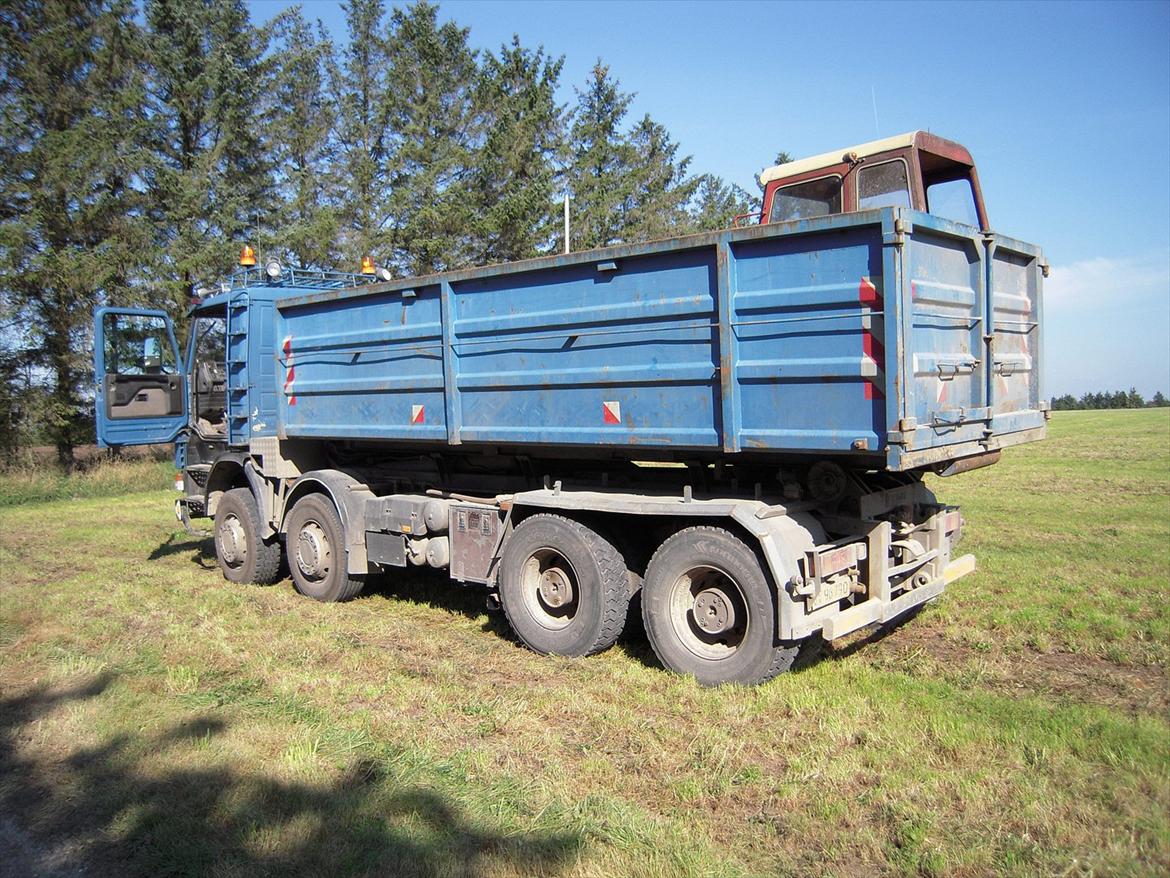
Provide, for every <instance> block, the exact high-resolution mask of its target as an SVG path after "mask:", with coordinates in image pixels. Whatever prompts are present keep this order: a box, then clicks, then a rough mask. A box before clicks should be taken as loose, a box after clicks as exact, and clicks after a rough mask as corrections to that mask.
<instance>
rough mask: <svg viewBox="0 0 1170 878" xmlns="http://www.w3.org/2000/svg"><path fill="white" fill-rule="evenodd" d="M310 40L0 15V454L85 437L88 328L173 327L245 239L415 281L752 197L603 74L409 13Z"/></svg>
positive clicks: (123, 18) (244, 29) (298, 23)
mask: <svg viewBox="0 0 1170 878" xmlns="http://www.w3.org/2000/svg"><path fill="white" fill-rule="evenodd" d="M345 15H346V23H347V29H348V34H347V38H346V39H345V41H344V42H343V43H335V42H334V41H332V40H331V38H330V37H329V35H328V33H327V32H326V31H325V29H324V28H323V27H322V26H321V25H320V24H319V23H318V24H315V23H313V22H311V21H310V20H309V19H308V18H307V17H306V15H305V13H304V12H303V11H302V10H300V9H299V8H293V9H289V10H286V11H284V12H282V13H280V14H279V15H278V16H277V17H276V18H275V19H273V20H272V21H268V22H262V23H258V22H253V21H251V20H250V18H249V14H248V10H247V8H246V6H245V5H244V3H243V0H5V2H4V3H3V4H0V382H2V384H0V446H2V447H7V448H8V449H9V450H11V449H12V448H13V447H16V446H18V445H20V444H22V443H28V442H47V443H50V444H53V445H55V446H56V448H57V452H58V457H59V460H60V461H61V463H62V464H64V465H66V466H69V465H71V463H72V459H73V447H74V446H75V445H76V444H78V443H81V442H84V441H89V439H90V438H91V435H92V427H91V420H92V403H91V402H90V399H91V398H92V383H93V376H92V374H91V373H92V366H91V364H90V360H91V356H92V340H91V339H90V325H91V316H90V315H91V311H92V309H93V307H94V306H96V305H99V304H118V305H154V306H159V307H163V308H165V309H167V310H168V311H170V312H171V313H172V314H174V315H175V316H181V314H182V311H183V309H184V308H185V306H186V304H187V302H188V299H187V297H188V294H189V292H190V290H191V288H192V286H193V285H194V284H195V283H197V282H198V281H200V280H204V279H206V280H214V279H216V278H218V277H222V276H223V275H225V274H226V273H228V272H229V271H231V270H232V268H233V266H234V264H235V259H236V256H237V254H238V252H239V248H240V246H241V244H242V243H243V242H248V243H251V244H252V245H253V246H254V247H256V249H257V251H258V252H259V253H260V254H261V256H262V257H264V258H277V259H280V260H281V261H282V262H283V263H284V264H286V265H290V266H293V267H315V268H340V269H345V270H353V269H354V268H355V266H357V265H358V263H359V262H360V259H361V257H362V256H364V255H370V256H372V257H373V258H374V260H375V261H376V262H377V263H378V264H379V265H382V266H385V267H387V268H388V269H390V270H391V271H392V272H393V273H394V274H396V275H402V276H405V275H417V274H423V273H428V272H433V271H440V270H445V269H451V268H458V267H465V266H470V265H483V264H488V263H494V262H504V261H511V260H516V259H523V258H527V257H531V256H537V255H540V254H542V253H548V252H554V251H558V250H560V249H561V247H562V246H563V241H562V240H561V235H562V234H563V232H562V228H561V223H560V205H561V198H562V196H563V194H564V193H565V192H568V193H570V194H571V196H572V198H573V202H572V215H573V223H572V241H571V245H572V248H573V249H574V250H581V249H587V248H591V247H597V246H603V245H607V244H614V243H621V242H632V241H639V240H647V239H650V238H656V237H662V236H668V235H676V234H683V233H689V232H694V231H700V230H705V229H713V228H722V227H726V226H727V225H730V224H731V222H732V219H733V218H734V216H735V215H736V214H740V213H746V212H748V211H750V210H752V209H754V207H755V202H756V200H757V199H756V196H754V195H753V194H749V193H748V192H746V191H744V190H743V189H742V188H740V187H738V186H735V185H733V184H729V183H727V182H725V181H723V180H721V179H719V178H718V177H715V176H712V175H710V174H695V173H693V172H692V169H691V167H690V165H691V160H690V158H689V157H688V156H686V155H684V154H682V152H681V150H680V146H679V144H678V143H677V142H675V141H674V140H673V139H672V138H671V136H670V133H669V132H668V131H667V130H666V128H665V127H663V125H662V124H660V123H659V122H656V121H655V120H654V119H653V118H651V117H650V116H648V115H647V116H644V117H642V118H631V116H630V112H629V111H630V103H631V98H632V96H631V95H630V94H629V93H627V92H625V91H623V89H622V87H621V83H620V81H619V79H618V78H617V76H616V75H615V74H614V73H613V72H612V71H611V70H610V69H609V68H608V67H607V66H606V65H605V64H603V63H602V62H601V61H600V60H599V61H598V62H597V64H596V65H595V66H594V68H593V70H592V72H591V74H590V75H589V77H588V78H587V80H586V81H585V82H581V83H576V84H575V85H576V88H575V92H574V95H575V99H574V100H572V101H570V102H569V103H568V104H567V105H562V104H560V103H558V101H557V89H558V85H560V84H561V76H562V70H563V59H562V58H557V57H552V56H550V55H549V54H547V53H546V52H545V51H544V49H543V47H537V48H532V47H530V46H525V45H524V44H522V43H521V42H520V40H519V38H513V40H512V41H511V42H510V43H507V44H505V45H502V46H500V47H499V48H498V49H495V50H478V49H476V48H474V47H473V46H472V45H471V42H470V32H469V30H468V29H467V28H463V27H460V26H459V25H457V24H455V23H452V22H442V21H440V19H439V16H438V9H437V7H436V6H433V5H430V4H428V3H427V2H425V0H423V2H417V3H415V4H414V5H410V6H404V7H400V8H399V7H394V8H390V7H387V6H386V5H385V4H384V3H383V0H350V2H349V3H347V4H346V6H345Z"/></svg>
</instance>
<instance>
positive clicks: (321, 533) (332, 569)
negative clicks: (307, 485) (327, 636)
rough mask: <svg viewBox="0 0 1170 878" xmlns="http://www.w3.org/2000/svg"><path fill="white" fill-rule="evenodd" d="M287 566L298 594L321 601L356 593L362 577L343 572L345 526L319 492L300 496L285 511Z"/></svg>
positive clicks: (342, 599)
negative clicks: (287, 511) (286, 516)
mask: <svg viewBox="0 0 1170 878" xmlns="http://www.w3.org/2000/svg"><path fill="white" fill-rule="evenodd" d="M284 542H285V548H286V551H287V553H288V569H289V573H291V574H292V579H293V584H294V585H295V586H296V590H297V591H299V592H300V593H301V594H303V595H305V596H307V597H311V598H313V599H314V600H318V601H322V602H323V603H336V602H339V601H348V600H351V599H353V598H355V597H357V596H358V594H359V593H360V592H361V590H362V587H363V586H364V585H365V578H364V577H358V576H350V575H349V573H348V572H346V550H345V526H344V525H343V524H342V523H341V516H340V515H338V514H337V509H336V508H335V507H334V505H333V502H332V501H331V500H330V499H329V498H328V497H326V496H324V495H322V494H309V495H307V496H305V497H302V498H301V499H300V500H298V501H297V503H296V505H295V506H293V508H292V512H290V513H289V514H288V528H287V535H286V536H285V541H284Z"/></svg>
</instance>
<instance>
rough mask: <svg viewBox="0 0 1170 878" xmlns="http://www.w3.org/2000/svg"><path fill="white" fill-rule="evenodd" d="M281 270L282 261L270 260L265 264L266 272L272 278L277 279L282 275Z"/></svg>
mask: <svg viewBox="0 0 1170 878" xmlns="http://www.w3.org/2000/svg"><path fill="white" fill-rule="evenodd" d="M281 271H282V269H281V267H280V263H279V262H277V261H276V260H275V259H271V260H269V261H268V263H267V264H266V265H265V266H264V273H265V274H266V275H268V276H269V277H270V278H272V280H277V279H278V278H279V277H280V273H281Z"/></svg>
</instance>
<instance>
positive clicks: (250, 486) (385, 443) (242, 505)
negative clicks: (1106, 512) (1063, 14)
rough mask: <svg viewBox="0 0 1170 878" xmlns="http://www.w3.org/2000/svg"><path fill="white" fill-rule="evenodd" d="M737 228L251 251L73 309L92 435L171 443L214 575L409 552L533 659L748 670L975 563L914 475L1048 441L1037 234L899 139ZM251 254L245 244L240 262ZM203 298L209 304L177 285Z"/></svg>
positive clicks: (788, 174) (368, 570) (914, 604)
mask: <svg viewBox="0 0 1170 878" xmlns="http://www.w3.org/2000/svg"><path fill="white" fill-rule="evenodd" d="M761 179H762V181H763V183H764V185H765V193H764V200H763V212H762V214H761V215H760V216H759V221H758V222H754V223H750V224H747V225H744V226H743V227H738V228H732V229H727V230H724V231H719V232H712V233H706V234H698V235H692V236H687V237H680V238H674V239H670V240H663V241H655V242H651V243H647V244H632V245H625V246H616V247H608V248H605V249H600V250H591V251H587V252H578V253H566V254H564V255H556V256H548V257H544V258H540V259H533V260H530V261H525V262H519V263H514V264H507V265H497V266H491V267H486V268H475V269H469V270H465V271H452V272H448V273H444V274H437V275H433V276H427V277H416V278H410V279H390V278H389V277H388V275H387V273H386V272H381V274H382V277H378V276H368V275H364V274H342V273H337V272H328V271H304V270H294V269H290V268H288V267H285V266H282V265H280V264H279V263H277V262H270V263H268V264H267V265H263V266H255V265H254V263H255V259H254V258H252V259H247V260H244V261H245V262H252V263H253V266H248V267H246V268H245V269H244V270H242V271H241V272H239V273H237V274H236V275H235V276H233V277H232V278H231V279H230V280H228V281H225V282H223V283H221V284H219V285H218V286H217V287H216V289H215V292H214V294H211V295H207V296H206V297H205V298H202V299H201V300H200V301H198V302H197V303H196V304H195V305H194V306H193V307H192V309H191V311H190V315H189V316H190V338H189V342H188V344H187V346H186V353H185V356H183V355H181V353H180V349H179V346H178V345H177V343H176V339H175V334H174V331H173V328H172V326H171V323H170V321H169V319H168V318H167V316H166V315H165V314H164V313H162V312H158V311H149V310H141V309H124V308H103V309H100V310H99V311H98V312H97V314H96V327H95V359H96V376H97V428H98V436H99V440H100V441H101V443H102V444H104V445H107V446H124V445H133V444H142V443H158V442H171V441H173V442H175V447H176V460H177V464H178V466H179V467H180V469H181V470H182V496H181V497H180V498H179V500H178V503H177V512H178V514H179V516H180V518H181V519H182V520H183V521H184V522H185V523H189V522H190V519H192V518H199V517H209V518H211V519H213V521H214V524H213V528H212V530H213V533H214V542H215V551H216V556H217V558H218V560H219V565H220V567H221V569H222V571H223V574H224V576H225V577H227V579H229V580H231V581H233V582H253V583H271V582H274V581H276V580H277V579H278V578H279V577H280V576H281V575H282V569H283V565H284V564H285V563H287V569H288V572H289V574H291V578H292V581H293V583H294V585H295V587H296V589H297V591H299V592H301V593H302V594H304V595H307V596H309V597H312V598H315V599H317V600H320V601H345V600H348V599H350V598H353V597H354V596H356V595H357V594H358V593H359V592H360V591H361V590H362V587H363V585H364V584H365V583H366V582H367V581H368V579H369V578H370V577H371V576H374V575H389V576H393V575H394V571H396V570H401V569H402V568H406V567H409V566H429V567H434V568H439V569H445V570H447V571H449V574H450V578H451V579H453V580H455V582H457V583H463V584H479V585H480V587H483V586H486V588H487V591H488V594H489V601H490V602H494V605H496V606H499V607H500V608H502V610H503V612H504V613H505V614H506V616H507V619H508V621H509V623H510V624H511V627H512V629H513V630H514V631H515V633H516V635H517V637H519V639H520V640H522V641H523V642H524V643H525V644H526V645H527V646H528V647H530V648H531V649H533V650H535V651H537V652H539V653H550V654H558V655H568V656H583V655H589V654H592V653H596V652H599V651H601V650H604V649H606V648H607V647H609V646H610V645H612V644H613V643H614V641H615V640H616V639H617V637H618V635H619V634H620V633H621V631H622V629H623V626H624V625H625V624H626V622H627V616H628V615H629V613H630V607H631V600H632V599H634V598H635V596H639V597H640V600H638V601H636V602H635V604H634V605H635V606H639V605H640V608H641V609H640V612H641V617H642V621H643V623H644V625H645V629H646V633H647V635H648V638H649V641H650V643H651V645H652V647H653V649H654V651H655V653H656V654H657V656H658V657H659V659H660V660H661V661H662V664H663V665H665V666H666V667H667V668H670V669H672V670H674V671H678V672H681V673H687V674H693V675H694V676H695V677H696V678H697V679H698V680H699V681H700V682H701V683H704V684H710V685H714V684H719V683H725V682H735V683H758V682H761V681H763V680H766V679H768V678H770V677H772V676H773V675H775V674H777V673H778V672H780V671H783V670H785V669H787V668H788V667H790V666H791V664H792V662H793V661H794V659H795V658H796V656H797V655H798V653H799V651H800V650H801V648H802V646H803V645H804V644H806V643H808V642H809V641H810V640H812V639H815V638H816V637H818V636H819V637H823V638H825V639H829V640H832V639H836V638H839V637H842V636H843V635H846V634H848V633H849V632H852V631H855V630H857V629H859V628H862V627H863V626H867V625H871V624H874V623H882V622H890V621H892V620H895V619H898V618H899V617H902V616H904V615H906V614H908V613H910V612H911V611H913V610H914V609H916V608H918V607H920V606H921V605H922V604H924V603H926V602H927V601H930V600H931V599H933V598H935V597H936V596H938V595H939V593H940V592H942V590H943V588H944V587H945V586H946V585H947V584H948V583H950V582H953V581H954V580H955V579H957V578H958V577H960V576H963V575H965V574H967V573H969V572H971V571H972V570H973V569H974V566H975V562H974V558H973V557H972V556H970V555H964V556H962V557H958V556H957V554H956V552H955V546H956V543H957V542H958V540H959V537H960V532H961V528H962V524H963V522H962V519H961V518H960V515H959V511H958V509H956V508H955V507H951V506H947V505H945V504H944V503H942V502H940V501H938V500H937V499H936V498H935V496H934V494H933V493H932V492H931V491H930V490H929V489H928V488H927V487H926V486H925V485H924V483H923V476H924V475H925V474H926V473H931V472H933V473H938V474H942V475H951V474H955V473H959V472H962V471H964V470H968V469H973V468H975V467H979V466H984V465H987V464H991V463H994V462H995V461H996V460H997V459H998V458H999V455H1000V452H1001V449H1003V448H1005V447H1007V446H1010V445H1015V444H1019V443H1023V442H1029V441H1033V440H1037V439H1041V438H1043V436H1044V434H1045V426H1046V419H1047V416H1048V412H1047V411H1046V406H1045V405H1044V404H1043V403H1042V402H1041V398H1042V397H1041V391H1040V385H1039V369H1040V355H1041V340H1040V322H1041V285H1042V277H1043V275H1045V274H1046V273H1047V266H1046V265H1045V263H1044V260H1043V257H1042V256H1041V253H1040V250H1039V249H1038V248H1036V247H1034V246H1033V245H1031V244H1025V243H1022V242H1020V241H1017V240H1013V239H1011V238H1007V237H1005V236H1003V235H1000V234H998V233H996V232H993V231H992V230H991V228H990V226H989V225H988V222H987V218H986V211H985V209H984V206H983V200H982V195H981V193H980V189H979V181H978V177H977V176H976V173H975V167H974V163H973V161H972V160H971V157H970V155H969V154H968V152H967V151H966V150H965V149H964V148H963V147H961V146H959V145H958V144H955V143H952V142H950V141H946V140H943V139H941V138H939V137H936V136H933V135H930V134H927V133H924V132H915V133H912V134H907V135H903V136H901V137H895V138H889V139H887V140H882V141H877V142H875V143H870V144H863V145H861V146H857V147H854V148H852V149H848V150H840V151H836V152H833V153H826V154H825V155H823V156H816V157H813V158H811V159H804V160H801V161H797V162H792V163H789V164H787V165H781V166H778V167H776V168H772V169H769V170H767V171H765V172H764V174H763V175H762V178H761ZM247 255H251V254H250V252H249V253H248V254H247ZM203 292H204V293H206V291H203Z"/></svg>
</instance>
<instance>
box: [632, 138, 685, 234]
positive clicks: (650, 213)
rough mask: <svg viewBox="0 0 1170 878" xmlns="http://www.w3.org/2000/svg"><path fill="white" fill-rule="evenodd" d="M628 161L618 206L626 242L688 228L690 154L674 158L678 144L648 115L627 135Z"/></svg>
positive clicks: (674, 232)
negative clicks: (625, 190)
mask: <svg viewBox="0 0 1170 878" xmlns="http://www.w3.org/2000/svg"><path fill="white" fill-rule="evenodd" d="M629 139H630V144H631V146H632V147H633V149H632V161H631V164H630V167H629V168H628V169H627V171H626V173H627V174H628V175H629V178H630V182H631V183H632V184H633V186H632V191H631V192H630V193H629V196H628V200H627V201H626V203H625V204H624V205H623V208H622V225H623V231H622V237H623V239H624V240H627V241H647V240H652V239H654V238H666V237H669V236H671V235H677V234H681V233H685V232H687V231H690V216H689V215H688V213H687V205H688V203H689V202H690V200H691V198H692V197H693V196H694V194H695V191H696V189H697V188H698V186H699V181H698V179H691V178H688V177H687V168H688V167H689V166H690V163H691V157H690V156H685V157H683V158H678V156H677V154H678V144H677V143H675V142H674V141H673V140H671V138H670V134H669V133H668V132H667V130H666V128H665V127H663V126H662V125H660V124H659V123H657V122H655V121H654V120H653V119H651V118H650V116H649V115H646V116H643V117H642V119H641V120H640V121H639V122H638V123H637V124H636V125H635V126H634V129H633V131H631V132H630V135H629Z"/></svg>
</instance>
